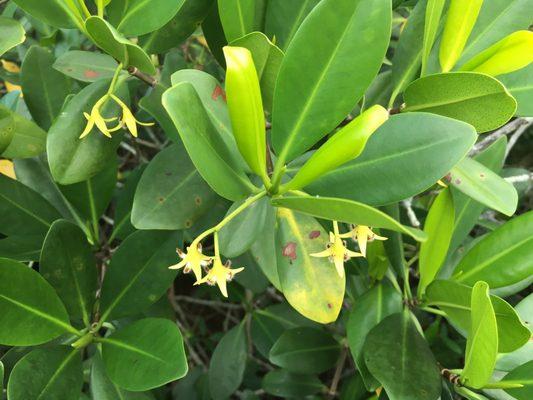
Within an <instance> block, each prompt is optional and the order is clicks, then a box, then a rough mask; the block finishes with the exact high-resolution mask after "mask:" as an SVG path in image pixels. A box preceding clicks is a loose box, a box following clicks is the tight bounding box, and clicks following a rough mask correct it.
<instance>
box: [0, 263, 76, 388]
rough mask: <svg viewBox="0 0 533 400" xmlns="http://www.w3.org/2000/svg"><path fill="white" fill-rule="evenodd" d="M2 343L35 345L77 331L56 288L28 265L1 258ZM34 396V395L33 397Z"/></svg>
mask: <svg viewBox="0 0 533 400" xmlns="http://www.w3.org/2000/svg"><path fill="white" fill-rule="evenodd" d="M0 314H1V315H2V324H5V326H9V327H10V328H9V329H2V330H1V331H0V343H2V344H4V345H8V346H33V345H38V344H41V343H45V342H48V341H50V340H52V339H55V338H56V337H58V336H59V335H61V334H64V333H71V334H72V333H77V331H76V329H74V328H73V327H72V326H70V324H69V322H68V315H67V311H66V310H65V306H64V305H63V304H62V303H61V300H60V299H59V297H58V296H57V294H56V293H55V292H54V289H53V288H52V286H50V284H49V283H48V282H46V281H45V280H44V278H43V277H42V276H41V275H39V273H38V272H36V271H34V270H32V269H31V268H28V267H27V266H26V265H24V264H22V263H19V262H16V261H12V260H8V259H6V258H2V259H0ZM30 398H31V397H30Z"/></svg>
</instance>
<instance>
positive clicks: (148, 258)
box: [100, 231, 181, 389]
mask: <svg viewBox="0 0 533 400" xmlns="http://www.w3.org/2000/svg"><path fill="white" fill-rule="evenodd" d="M180 238H181V233H180V232H165V231H137V232H135V233H134V234H132V235H130V236H128V237H127V238H126V240H124V241H123V242H122V244H121V245H120V247H119V248H118V250H117V251H116V252H115V253H114V254H113V257H112V258H111V262H110V264H109V267H108V269H107V271H106V275H105V279H104V283H103V286H102V297H101V300H100V308H101V310H102V312H101V314H102V317H101V319H102V320H104V321H107V320H109V319H116V318H119V317H123V316H127V315H135V314H138V313H140V312H142V311H144V310H145V309H146V308H148V307H149V306H150V305H151V304H153V303H155V302H156V300H157V299H159V298H160V297H161V296H162V295H163V294H164V293H165V291H166V290H167V288H168V287H169V286H170V283H171V282H172V281H173V280H174V278H175V277H176V272H177V271H176V270H171V269H168V267H169V266H171V265H172V264H176V262H177V261H178V256H177V254H176V252H175V251H176V247H179V246H180V241H181V239H180ZM126 389H127V388H126Z"/></svg>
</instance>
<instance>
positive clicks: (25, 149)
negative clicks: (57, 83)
mask: <svg viewBox="0 0 533 400" xmlns="http://www.w3.org/2000/svg"><path fill="white" fill-rule="evenodd" d="M45 147H46V132H45V131H43V130H42V129H41V128H39V127H38V126H37V125H36V124H35V123H33V122H32V121H30V120H27V119H26V118H24V117H23V116H22V115H19V114H17V113H15V112H13V111H11V110H10V109H9V108H7V107H5V106H3V105H2V104H0V154H1V155H2V157H5V158H12V159H15V158H28V157H35V156H38V155H39V154H41V153H43V152H44V150H45Z"/></svg>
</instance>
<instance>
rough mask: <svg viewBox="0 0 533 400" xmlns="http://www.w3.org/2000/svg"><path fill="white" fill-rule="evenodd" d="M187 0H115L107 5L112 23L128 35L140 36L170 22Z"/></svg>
mask: <svg viewBox="0 0 533 400" xmlns="http://www.w3.org/2000/svg"><path fill="white" fill-rule="evenodd" d="M184 1H185V0H170V1H169V0H127V1H119V0H115V1H113V2H111V3H110V5H109V6H108V7H107V13H108V14H109V15H110V17H111V19H110V21H111V23H112V24H113V25H115V26H116V27H117V29H118V30H119V31H120V32H122V33H123V34H124V35H126V36H140V35H145V34H147V33H150V32H152V31H155V30H157V29H159V28H161V27H162V26H163V25H165V24H166V23H167V22H169V21H170V20H171V19H172V18H173V17H174V15H176V13H177V12H178V10H179V9H180V8H181V7H182V6H183V4H184Z"/></svg>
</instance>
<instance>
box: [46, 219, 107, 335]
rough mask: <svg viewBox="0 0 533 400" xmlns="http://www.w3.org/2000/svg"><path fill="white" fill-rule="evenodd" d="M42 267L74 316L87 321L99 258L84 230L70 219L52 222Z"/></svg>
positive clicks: (92, 300)
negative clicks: (96, 257) (69, 220)
mask: <svg viewBox="0 0 533 400" xmlns="http://www.w3.org/2000/svg"><path fill="white" fill-rule="evenodd" d="M39 271H40V272H41V274H42V276H43V277H44V278H45V279H46V280H47V281H48V282H49V283H50V284H51V285H52V286H53V287H54V289H55V290H56V292H57V294H58V295H59V297H60V298H61V300H62V301H63V303H64V304H65V307H66V308H67V310H68V313H69V315H70V317H71V318H80V319H82V320H83V322H84V323H85V324H86V325H88V324H89V323H90V315H91V313H92V307H93V304H94V301H95V297H96V287H97V278H98V277H97V270H96V260H95V259H94V256H93V254H92V249H91V246H90V245H89V243H88V242H87V237H86V236H85V234H84V233H83V231H82V230H81V229H80V228H78V227H77V226H76V225H74V224H73V223H71V222H68V221H65V220H59V221H56V222H54V223H53V224H52V226H51V228H50V231H49V232H48V235H46V239H45V241H44V244H43V248H42V252H41V258H40V261H39Z"/></svg>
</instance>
